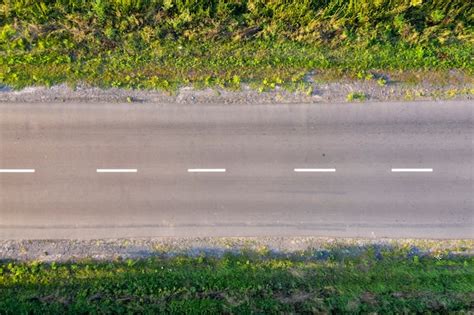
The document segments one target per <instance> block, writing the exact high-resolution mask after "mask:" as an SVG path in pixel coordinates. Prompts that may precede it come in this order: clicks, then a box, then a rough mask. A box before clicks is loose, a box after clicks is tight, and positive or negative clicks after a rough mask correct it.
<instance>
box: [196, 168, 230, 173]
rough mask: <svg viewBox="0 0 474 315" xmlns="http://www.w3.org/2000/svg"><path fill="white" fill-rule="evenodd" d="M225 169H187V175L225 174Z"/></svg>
mask: <svg viewBox="0 0 474 315" xmlns="http://www.w3.org/2000/svg"><path fill="white" fill-rule="evenodd" d="M226 171H227V170H226V169H225V168H188V173H225V172H226Z"/></svg>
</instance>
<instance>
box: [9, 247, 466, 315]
mask: <svg viewBox="0 0 474 315" xmlns="http://www.w3.org/2000/svg"><path fill="white" fill-rule="evenodd" d="M473 294H474V258H473V257H472V256H466V255H452V254H449V253H429V254H428V253H426V252H422V251H420V250H419V249H417V248H415V247H400V248H389V247H384V246H375V245H373V246H367V247H364V248H361V247H343V248H338V249H333V250H319V251H306V252H301V253H295V254H292V255H283V254H280V255H278V254H274V253H271V252H269V251H265V250H260V251H257V252H255V251H244V252H241V253H239V254H231V253H227V254H224V255H222V256H209V255H207V256H206V255H202V256H183V255H178V256H166V255H161V254H157V256H154V257H151V258H148V259H141V260H116V261H111V262H107V261H101V262H97V261H96V262H94V261H77V262H67V263H41V262H8V261H4V262H1V263H0V313H2V314H51V313H56V314H68V313H74V314H76V313H126V312H131V311H133V312H138V313H163V312H166V313H180V314H183V313H186V314H193V313H194V314H196V313H207V314H216V313H380V314H394V313H433V312H434V313H453V312H458V311H469V310H472V309H473V308H474V295H473Z"/></svg>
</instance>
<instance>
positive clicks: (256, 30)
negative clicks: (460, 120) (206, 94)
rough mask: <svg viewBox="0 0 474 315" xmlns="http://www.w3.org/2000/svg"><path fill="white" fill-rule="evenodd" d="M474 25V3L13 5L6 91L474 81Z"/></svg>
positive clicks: (5, 17) (2, 40) (3, 55)
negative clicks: (389, 78)
mask: <svg viewBox="0 0 474 315" xmlns="http://www.w3.org/2000/svg"><path fill="white" fill-rule="evenodd" d="M472 16H473V8H472V6H470V5H469V1H465V0H452V1H444V0H374V1H369V0H350V1H345V0H305V1H301V0H290V1H284V0H267V1H264V0H238V1H237V0H228V1H224V0H133V1H132V0H80V1H79V0H50V1H45V0H43V1H37V0H4V1H3V2H2V4H0V84H6V85H9V86H12V87H14V88H21V87H25V86H28V85H46V86H51V85H54V84H58V83H63V82H66V83H68V84H69V85H71V86H74V85H77V84H87V85H92V86H100V87H124V88H146V89H162V90H170V91H173V90H175V89H176V88H177V87H179V86H182V85H195V86H197V87H206V86H222V87H226V88H231V89H236V88H237V89H238V88H239V87H240V85H241V84H242V83H248V84H250V85H251V86H254V87H256V88H258V89H260V90H265V89H272V88H273V87H275V86H276V85H283V86H286V87H288V88H292V89H303V90H306V89H307V87H306V86H305V84H304V82H303V77H304V75H305V74H306V73H307V72H308V71H316V73H317V74H316V76H317V77H318V76H319V77H321V78H331V79H338V78H342V77H353V78H357V77H360V75H361V74H362V76H364V77H365V76H366V74H370V73H373V72H375V73H377V72H379V73H388V74H391V75H394V76H397V75H398V76H400V74H402V75H401V77H403V74H404V73H419V72H421V73H423V72H426V71H430V72H434V73H438V74H439V73H440V74H441V75H443V74H446V73H449V70H452V69H455V70H457V71H459V72H462V73H465V74H466V75H467V76H468V77H472V73H473V59H472V53H473V49H472V47H473V46H472V44H473V43H474V41H473V38H474V37H473V27H472V25H473V23H472V22H473V21H472ZM422 77H423V76H422ZM424 77H426V76H424ZM420 80H421V79H420Z"/></svg>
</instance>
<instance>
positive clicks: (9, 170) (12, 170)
mask: <svg viewBox="0 0 474 315" xmlns="http://www.w3.org/2000/svg"><path fill="white" fill-rule="evenodd" d="M34 172H35V170H34V169H32V168H23V169H21V168H2V169H0V173H34Z"/></svg>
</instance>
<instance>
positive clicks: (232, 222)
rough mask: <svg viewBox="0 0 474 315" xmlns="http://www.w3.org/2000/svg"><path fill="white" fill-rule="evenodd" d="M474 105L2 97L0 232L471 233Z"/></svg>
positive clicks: (8, 235)
mask: <svg viewBox="0 0 474 315" xmlns="http://www.w3.org/2000/svg"><path fill="white" fill-rule="evenodd" d="M473 110H474V104H473V102H468V101H462V102H449V101H439V102H411V103H410V102H405V103H366V104H321V105H315V104H311V105H277V104H274V105H259V106H243V105H242V106H238V105H232V106H227V105H222V106H209V105H207V106H205V105H186V106H184V105H176V104H174V105H173V104H170V105H156V104H133V103H132V104H69V103H67V104H0V169H35V173H0V239H44V238H47V239H55V238H86V239H88V238H116V237H158V236H186V237H197V236H280V235H281V236H288V235H293V236H298V235H301V236H302V235H312V236H334V237H376V238H378V237H391V238H398V237H402V238H473V237H474V205H473V196H474V187H473V165H474V154H473V147H474V144H473V139H474V138H473V137H474V132H473V131H474V129H473V128H474V124H473ZM99 168H105V169H112V168H120V169H122V168H131V169H137V173H97V172H96V170H97V169H99ZM190 168H225V169H226V172H225V173H189V172H188V171H187V170H188V169H190ZM295 168H335V169H336V172H333V173H296V172H294V169H295ZM392 168H432V169H433V172H429V173H393V172H391V169H392Z"/></svg>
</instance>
